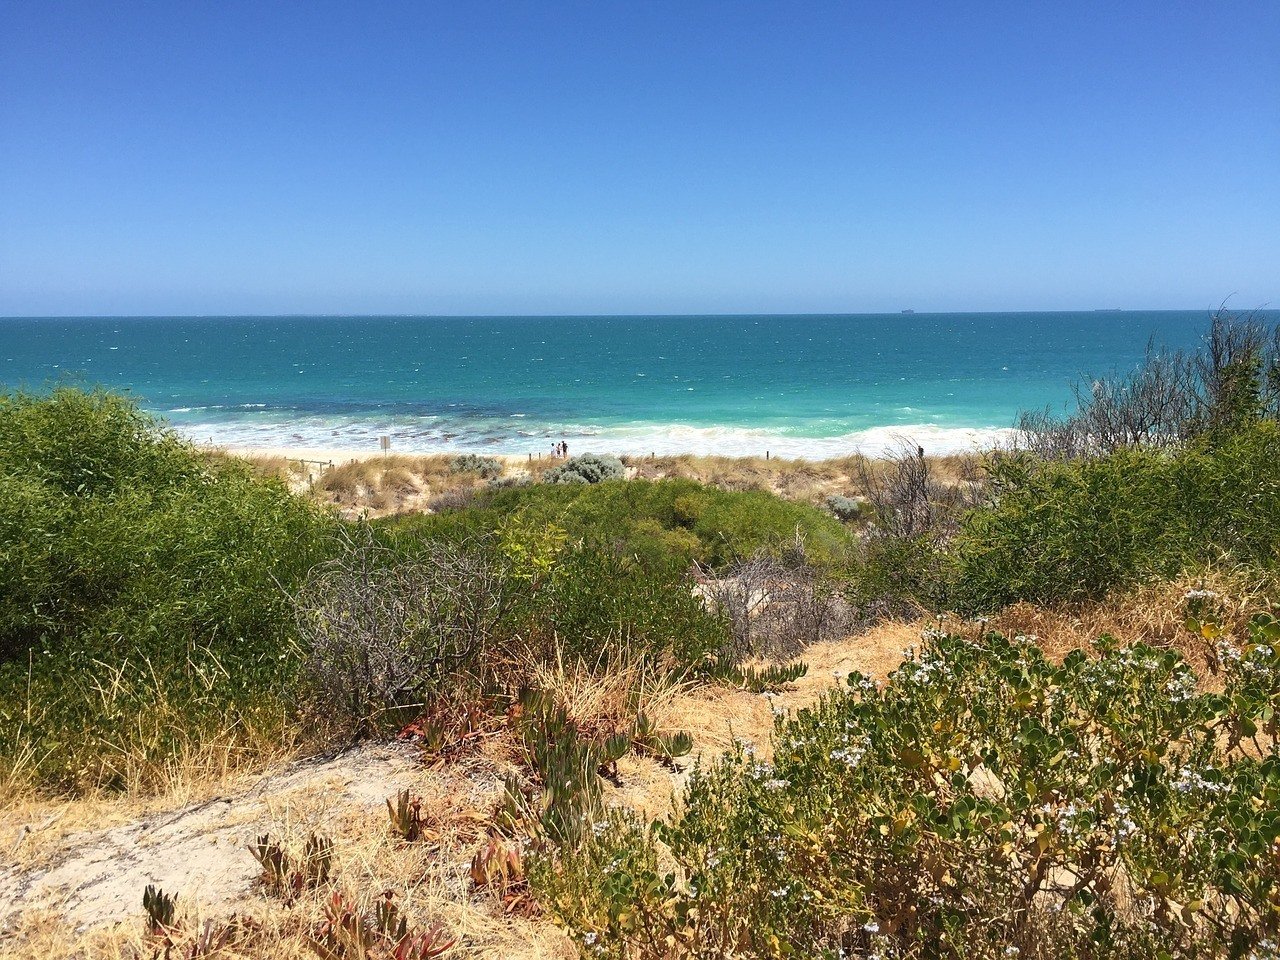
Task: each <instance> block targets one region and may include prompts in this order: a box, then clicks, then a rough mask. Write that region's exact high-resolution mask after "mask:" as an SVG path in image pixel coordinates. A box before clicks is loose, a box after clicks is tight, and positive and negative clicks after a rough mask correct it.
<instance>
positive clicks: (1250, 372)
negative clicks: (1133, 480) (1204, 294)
mask: <svg viewBox="0 0 1280 960" xmlns="http://www.w3.org/2000/svg"><path fill="white" fill-rule="evenodd" d="M1267 419H1269V420H1278V419H1280V324H1276V323H1275V322H1274V321H1269V320H1267V319H1266V318H1265V316H1263V315H1261V314H1256V313H1254V314H1248V315H1239V314H1233V313H1231V312H1229V311H1227V310H1225V309H1220V310H1218V311H1217V312H1215V313H1214V315H1213V316H1212V318H1211V319H1210V322H1209V329H1208V330H1207V331H1206V333H1205V336H1204V338H1203V341H1202V344H1201V346H1200V347H1199V348H1198V349H1196V350H1193V351H1190V352H1185V351H1171V350H1168V349H1164V348H1156V347H1155V346H1154V344H1153V345H1151V346H1148V348H1147V355H1146V358H1145V360H1144V361H1143V363H1141V364H1140V365H1139V366H1138V367H1137V369H1135V370H1133V371H1131V372H1128V373H1124V374H1120V375H1112V376H1088V377H1085V378H1082V379H1081V381H1080V382H1079V383H1078V384H1077V385H1076V386H1075V409H1074V410H1072V411H1070V412H1069V413H1067V414H1065V415H1063V416H1057V415H1055V414H1054V413H1053V412H1052V411H1050V410H1045V411H1033V412H1028V413H1024V414H1022V416H1021V417H1020V419H1019V423H1018V431H1017V436H1016V440H1015V445H1016V447H1017V448H1018V449H1020V450H1025V451H1030V452H1032V453H1034V454H1036V455H1037V456H1041V457H1045V458H1048V459H1056V460H1062V459H1075V458H1078V457H1090V456H1099V455H1106V454H1108V453H1111V452H1114V451H1116V450H1123V449H1130V448H1134V447H1146V448H1178V447H1182V446H1185V445H1186V444H1187V443H1189V442H1191V441H1193V440H1195V439H1196V438H1198V437H1204V436H1213V435H1223V434H1229V433H1232V432H1234V431H1235V430H1237V429H1240V428H1241V427H1247V426H1249V425H1250V424H1254V423H1257V422H1258V421H1260V420H1267Z"/></svg>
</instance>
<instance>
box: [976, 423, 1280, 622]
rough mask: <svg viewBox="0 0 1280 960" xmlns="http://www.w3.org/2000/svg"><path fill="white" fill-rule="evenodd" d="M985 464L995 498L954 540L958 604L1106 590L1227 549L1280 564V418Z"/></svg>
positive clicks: (1238, 556)
mask: <svg viewBox="0 0 1280 960" xmlns="http://www.w3.org/2000/svg"><path fill="white" fill-rule="evenodd" d="M990 470H991V478H992V496H993V502H992V504H991V506H990V507H989V508H986V509H979V510H975V511H973V512H971V513H970V514H969V516H968V518H967V521H966V523H965V526H964V529H963V530H962V532H961V534H960V536H959V537H958V538H957V540H956V542H955V544H954V571H953V574H952V580H953V588H952V596H951V600H952V602H953V603H954V604H955V605H956V606H958V607H960V608H963V609H969V610H980V609H992V608H995V607H999V606H1001V605H1003V604H1006V603H1010V602H1013V601H1015V600H1029V601H1033V602H1039V603H1051V602H1055V601H1064V600H1079V599H1086V598H1094V597H1100V596H1102V595H1103V594H1105V593H1106V592H1108V591H1109V590H1112V589H1114V588H1117V587H1123V586H1127V585H1130V584H1134V583H1138V582H1141V581H1142V580H1145V579H1150V578H1156V577H1168V576H1173V575H1176V574H1177V573H1179V572H1181V571H1182V570H1183V569H1185V568H1186V567H1187V566H1188V565H1191V564H1197V563H1204V562H1207V561H1212V560H1219V559H1221V558H1222V557H1224V556H1225V557H1229V558H1230V559H1232V560H1234V561H1236V562H1238V563H1242V564H1246V565H1249V566H1252V567H1255V568H1259V569H1263V570H1269V569H1274V568H1275V567H1276V566H1277V564H1278V563H1280V424H1276V423H1274V422H1269V421H1264V422H1259V423H1254V424H1251V425H1249V426H1246V427H1242V428H1241V429H1239V430H1237V431H1235V432H1234V433H1231V434H1228V435H1225V436H1222V437H1215V438H1213V439H1212V440H1209V439H1207V438H1202V439H1201V440H1199V441H1197V442H1195V443H1193V444H1191V445H1189V446H1188V447H1186V448H1184V449H1181V450H1177V451H1168V452H1166V451H1160V450H1151V449H1144V448H1132V449H1121V450H1117V451H1115V452H1113V453H1110V454H1108V455H1106V456H1100V457H1095V458H1090V459H1079V460H1070V461H1054V460H1042V459H1038V458H1035V457H1032V456H1030V455H1025V454H1024V455H1003V456H999V457H997V458H995V459H994V460H993V461H992V463H991V468H990Z"/></svg>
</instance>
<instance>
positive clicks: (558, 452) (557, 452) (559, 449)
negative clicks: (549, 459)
mask: <svg viewBox="0 0 1280 960" xmlns="http://www.w3.org/2000/svg"><path fill="white" fill-rule="evenodd" d="M551 455H552V456H553V457H557V458H559V459H561V460H564V459H565V458H566V457H568V456H569V445H568V444H567V443H565V442H564V441H563V440H561V441H560V442H559V443H556V444H553V445H552V447H551Z"/></svg>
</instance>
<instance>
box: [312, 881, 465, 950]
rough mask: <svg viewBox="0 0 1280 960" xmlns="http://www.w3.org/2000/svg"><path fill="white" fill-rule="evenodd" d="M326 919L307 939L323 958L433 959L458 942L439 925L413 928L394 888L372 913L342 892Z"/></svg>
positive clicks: (330, 905)
mask: <svg viewBox="0 0 1280 960" xmlns="http://www.w3.org/2000/svg"><path fill="white" fill-rule="evenodd" d="M324 915H325V918H324V921H323V923H321V925H320V927H319V929H318V930H317V931H316V932H315V933H314V934H313V935H311V936H310V937H308V939H307V944H308V946H310V947H311V949H312V951H313V952H314V953H315V954H316V955H317V956H319V957H321V958H323V960H433V958H435V957H440V956H443V955H444V954H446V953H448V952H449V951H450V950H451V949H452V948H453V946H454V943H455V942H456V941H455V940H454V939H453V938H451V937H449V936H448V935H447V934H446V933H445V931H444V929H443V928H442V927H441V926H439V925H438V924H437V925H435V926H432V927H429V928H427V929H426V930H423V931H414V930H411V929H410V927H409V922H408V920H407V918H406V917H405V916H404V915H403V914H402V913H401V912H400V909H399V908H398V907H397V906H396V905H395V902H394V900H393V899H392V894H391V891H389V890H388V891H386V892H385V893H384V894H383V895H382V896H381V897H379V898H378V901H377V903H376V904H375V906H374V909H373V911H372V913H371V914H370V913H361V912H360V911H358V910H357V909H356V908H355V907H354V906H353V905H352V904H351V903H350V902H349V901H348V900H347V899H346V898H345V897H344V896H343V895H342V894H340V893H334V894H333V895H332V896H331V897H330V898H329V901H328V903H326V904H325V908H324Z"/></svg>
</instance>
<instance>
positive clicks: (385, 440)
mask: <svg viewBox="0 0 1280 960" xmlns="http://www.w3.org/2000/svg"><path fill="white" fill-rule="evenodd" d="M378 446H380V447H381V448H382V455H383V456H384V457H385V456H386V455H387V451H388V450H390V449H391V438H390V437H379V438H378Z"/></svg>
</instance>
